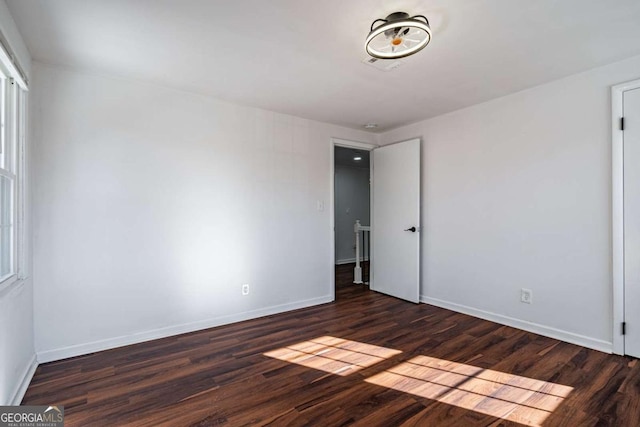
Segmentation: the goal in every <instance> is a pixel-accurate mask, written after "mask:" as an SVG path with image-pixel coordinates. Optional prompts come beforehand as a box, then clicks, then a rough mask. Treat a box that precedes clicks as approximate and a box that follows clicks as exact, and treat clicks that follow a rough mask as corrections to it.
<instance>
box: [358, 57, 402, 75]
mask: <svg viewBox="0 0 640 427" xmlns="http://www.w3.org/2000/svg"><path fill="white" fill-rule="evenodd" d="M362 63H363V64H367V65H370V66H372V67H373V68H375V69H376V70H380V71H385V72H387V71H393V70H395V69H396V68H398V67H400V66H401V65H402V64H404V61H403V60H402V59H378V58H374V57H372V56H367V57H366V58H365V59H363V60H362Z"/></svg>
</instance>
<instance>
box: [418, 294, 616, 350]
mask: <svg viewBox="0 0 640 427" xmlns="http://www.w3.org/2000/svg"><path fill="white" fill-rule="evenodd" d="M420 301H421V302H424V303H425V304H430V305H435V306H436V307H441V308H446V309H448V310H452V311H456V312H458V313H463V314H468V315H469V316H473V317H478V318H480V319H484V320H489V321H491V322H496V323H500V324H501V325H506V326H511V327H514V328H517V329H522V330H524V331H527V332H533V333H534V334H538V335H544V336H545V337H549V338H555V339H557V340H560V341H566V342H568V343H571V344H576V345H579V346H582V347H587V348H591V349H594V350H598V351H602V352H604V353H612V352H613V343H611V342H608V341H603V340H599V339H595V338H591V337H587V336H584V335H579V334H574V333H572V332H567V331H563V330H561V329H556V328H551V327H549V326H544V325H540V324H538V323H533V322H528V321H526V320H520V319H515V318H513V317H509V316H503V315H502V314H496V313H492V312H490V311H484V310H480V309H477V308H473V307H468V306H466V305H462V304H456V303H453V302H449V301H444V300H441V299H437V298H430V297H427V296H426V295H420Z"/></svg>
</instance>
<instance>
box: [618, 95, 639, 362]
mask: <svg viewBox="0 0 640 427" xmlns="http://www.w3.org/2000/svg"><path fill="white" fill-rule="evenodd" d="M622 97H623V98H622V99H623V111H624V132H623V138H624V321H625V323H626V335H625V337H624V350H625V351H624V352H625V354H628V355H631V356H635V357H640V89H634V90H629V91H625V92H624V93H623V95H622Z"/></svg>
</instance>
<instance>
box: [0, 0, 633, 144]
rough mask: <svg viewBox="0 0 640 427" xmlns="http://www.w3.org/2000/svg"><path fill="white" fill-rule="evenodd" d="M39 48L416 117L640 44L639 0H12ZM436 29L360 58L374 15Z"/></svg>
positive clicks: (166, 76)
mask: <svg viewBox="0 0 640 427" xmlns="http://www.w3.org/2000/svg"><path fill="white" fill-rule="evenodd" d="M7 4H8V6H9V8H10V10H11V13H12V15H13V17H14V19H15V21H16V24H17V25H18V28H19V29H20V31H21V33H22V35H23V37H24V39H25V42H26V43H27V46H28V47H29V49H30V51H31V54H32V56H33V58H34V59H36V60H38V61H42V62H46V63H53V64H61V65H68V66H72V67H78V68H81V69H84V70H88V71H97V72H100V73H103V74H104V73H107V74H117V75H121V76H126V77H130V78H135V79H143V80H148V81H153V82H156V83H161V84H164V85H170V86H173V87H176V88H180V89H184V90H188V91H192V92H198V93H203V94H208V95H211V96H214V97H217V98H221V99H225V100H228V101H231V102H235V103H239V104H244V105H250V106H255V107H260V108H266V109H269V110H274V111H278V112H282V113H288V114H292V115H295V116H300V117H304V118H310V119H315V120H320V121H325V122H330V123H335V124H339V125H345V126H349V127H353V128H362V125H363V124H365V123H368V122H376V123H378V124H379V127H378V129H377V130H378V131H381V130H386V129H390V128H393V127H397V126H400V125H403V124H408V123H412V122H416V121H419V120H422V119H425V118H429V117H433V116H437V115H440V114H443V113H446V112H449V111H453V110H457V109H460V108H463V107H466V106H469V105H473V104H476V103H479V102H482V101H486V100H489V99H492V98H496V97H499V96H503V95H506V94H509V93H512V92H515V91H519V90H522V89H525V88H528V87H532V86H535V85H538V84H541V83H544V82H548V81H551V80H554V79H558V78H560V77H563V76H567V75H570V74H574V73H576V72H580V71H583V70H587V69H590V68H593V67H596V66H599V65H603V64H607V63H611V62H614V61H617V60H621V59H624V58H627V57H631V56H635V55H639V54H640V1H638V0H607V1H603V0H535V1H534V0H430V1H418V0H399V1H390V0H386V1H385V0H340V1H338V0H269V1H265V0H235V1H222V0H135V1H133V0H30V1H24V0H7ZM395 11H405V12H408V13H410V14H423V15H426V16H427V17H428V18H429V21H430V22H431V26H432V28H433V40H432V42H431V44H429V46H427V48H426V49H425V50H423V51H422V52H420V53H418V54H417V55H414V56H412V57H409V58H407V60H406V63H405V64H404V65H403V66H401V67H400V68H398V69H396V70H394V71H392V72H388V73H385V72H381V71H378V70H376V69H374V68H372V67H369V66H366V65H364V64H362V63H361V61H362V60H363V59H364V58H365V56H366V55H365V52H364V39H365V37H366V35H367V33H368V31H369V27H370V26H371V22H372V21H373V20H374V19H376V18H383V17H385V16H386V15H387V14H389V13H391V12H395Z"/></svg>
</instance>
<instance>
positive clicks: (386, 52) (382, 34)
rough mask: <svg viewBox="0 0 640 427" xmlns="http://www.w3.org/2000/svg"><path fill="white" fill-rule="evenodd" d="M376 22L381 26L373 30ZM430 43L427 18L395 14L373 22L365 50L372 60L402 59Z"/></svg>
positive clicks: (429, 28)
mask: <svg viewBox="0 0 640 427" xmlns="http://www.w3.org/2000/svg"><path fill="white" fill-rule="evenodd" d="M377 22H382V24H380V25H379V26H377V27H375V28H374V26H375V24H376V23H377ZM430 41H431V27H429V21H428V20H427V18H425V17H424V16H422V15H417V16H413V17H409V14H407V13H404V12H396V13H392V14H391V15H389V16H387V17H386V18H385V19H377V20H375V21H373V24H371V32H370V33H369V35H368V36H367V40H366V42H365V49H366V50H367V53H368V54H369V55H371V56H373V57H374V58H379V59H394V58H404V57H405V56H409V55H413V54H414V53H416V52H418V51H420V50H422V49H424V47H425V46H426V45H428V44H429V42H430Z"/></svg>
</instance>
